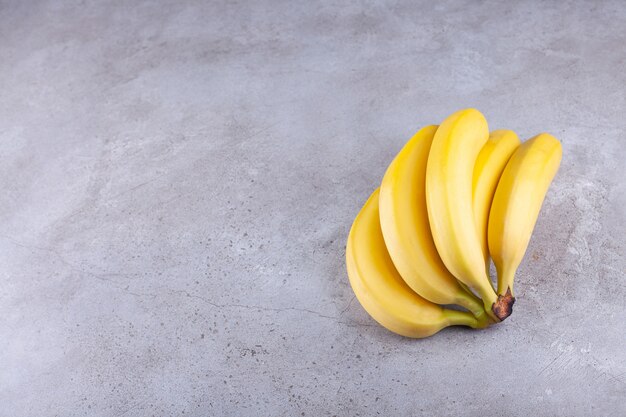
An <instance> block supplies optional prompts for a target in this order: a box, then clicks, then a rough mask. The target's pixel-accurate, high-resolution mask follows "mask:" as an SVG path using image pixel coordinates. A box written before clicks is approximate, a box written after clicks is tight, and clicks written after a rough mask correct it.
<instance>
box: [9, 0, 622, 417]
mask: <svg viewBox="0 0 626 417" xmlns="http://www.w3.org/2000/svg"><path fill="white" fill-rule="evenodd" d="M433 3H435V4H434V5H433ZM504 3H505V2H470V1H467V2H461V1H443V2H423V3H422V4H418V3H415V2H412V1H404V2H397V3H388V4H383V3H380V2H365V3H363V4H359V5H352V6H337V5H335V6H332V5H330V4H313V3H312V2H311V3H310V2H292V1H262V2H261V1H259V2H243V1H242V2H235V1H228V2H218V1H209V2H200V1H186V2H179V1H171V2H165V1H161V2H146V1H127V2H126V1H116V2H92V1H55V2H35V1H28V2H22V1H9V2H7V1H0V189H2V193H1V195H0V415H1V416H11V417H18V416H151V415H154V416H168V415H176V416H179V415H185V416H189V415H191V416H222V415H224V416H300V415H302V416H333V415H336V416H370V415H381V416H404V415H406V416H408V415H420V414H423V415H440V416H443V415H446V416H447V415H451V416H452V415H455V416H528V415H536V416H561V415H567V416H589V415H594V416H608V415H612V416H615V415H626V401H625V399H626V320H625V319H626V307H625V300H626V280H625V271H626V260H625V258H624V254H625V253H626V237H625V236H626V233H625V232H626V228H625V226H624V224H626V215H625V212H626V210H625V206H626V189H625V187H624V177H625V176H626V169H625V168H624V160H625V159H626V152H625V149H626V117H625V114H626V91H625V88H626V29H625V28H626V4H625V3H624V2H620V1H614V2H582V1H580V2H573V1H569V2H565V1H563V2H556V1H555V2H535V1H521V2H507V4H504ZM468 106H473V107H476V108H478V109H480V110H481V111H483V113H484V114H485V115H486V117H487V120H488V121H489V122H490V126H491V128H493V129H495V128H511V129H514V130H516V131H517V132H518V133H519V134H520V136H521V137H524V138H527V137H529V136H531V135H534V134H536V133H539V132H541V131H548V132H551V133H553V134H554V135H556V136H557V137H558V138H560V139H561V140H562V142H563V147H564V159H563V163H562V166H561V170H560V172H559V174H558V175H557V177H556V179H555V182H554V184H553V186H552V187H551V189H550V192H549V195H548V197H547V200H546V202H545V204H544V208H543V210H542V213H541V217H540V220H539V222H538V224H537V227H536V230H535V233H534V236H533V239H532V242H531V245H530V248H529V251H528V254H527V257H526V258H525V261H524V262H523V265H522V267H521V270H520V271H519V274H518V277H517V281H516V282H517V285H516V289H517V291H518V302H517V304H516V305H515V312H514V314H513V316H512V317H511V318H510V319H509V320H507V321H506V322H505V323H503V324H502V325H499V326H496V327H493V328H490V329H488V330H484V331H471V330H468V329H463V328H455V329H447V330H444V331H442V332H441V333H440V334H438V335H436V336H434V337H431V338H428V339H424V340H417V341H416V340H409V339H404V338H401V337H397V336H395V335H393V334H391V333H389V332H387V331H386V330H385V329H383V328H382V327H380V326H378V325H377V324H375V323H374V322H373V321H372V320H371V319H370V318H369V317H368V316H367V314H366V313H365V312H364V310H363V309H362V308H361V307H360V305H359V303H358V302H357V301H356V300H355V299H354V297H353V293H352V290H351V288H350V286H349V284H348V280H347V276H346V272H345V265H344V245H345V240H346V237H347V233H348V230H349V228H350V225H351V222H352V220H353V218H354V216H355V215H356V213H357V212H358V210H359V208H360V206H361V205H362V204H363V202H364V201H365V200H366V198H367V196H368V195H369V194H370V192H371V191H372V190H373V189H374V188H375V187H377V185H378V183H379V181H380V179H381V177H382V174H383V172H384V171H385V168H386V166H387V164H388V163H389V162H390V161H391V159H392V158H393V156H394V154H395V153H396V152H397V151H398V150H399V149H400V148H401V146H402V145H403V144H404V142H405V141H406V140H407V139H408V138H409V137H410V136H411V135H412V134H413V133H414V132H415V131H416V130H417V129H418V128H419V127H421V126H423V125H424V124H427V123H428V124H429V123H438V122H440V121H441V120H442V119H443V118H444V117H445V116H446V115H447V114H449V113H451V112H453V111H455V110H458V109H460V108H463V107H468Z"/></svg>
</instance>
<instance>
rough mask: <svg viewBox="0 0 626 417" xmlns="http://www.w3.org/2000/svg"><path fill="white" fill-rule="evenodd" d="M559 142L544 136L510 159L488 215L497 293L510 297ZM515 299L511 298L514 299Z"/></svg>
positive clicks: (551, 175)
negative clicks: (496, 278) (496, 277)
mask: <svg viewBox="0 0 626 417" xmlns="http://www.w3.org/2000/svg"><path fill="white" fill-rule="evenodd" d="M562 153H563V151H562V148H561V143H560V142H559V141H558V140H557V139H556V138H555V137H554V136H551V135H549V134H547V133H542V134H540V135H537V136H535V137H534V138H532V139H529V140H527V141H526V142H524V143H523V144H522V145H521V146H520V147H519V148H517V150H516V151H515V153H514V154H513V156H512V157H511V159H510V160H509V162H508V164H507V165H506V168H505V169H504V172H503V173H502V177H501V178H500V182H499V183H498V188H497V189H496V193H495V195H494V198H493V203H492V205H491V212H490V214H489V227H488V237H489V239H488V240H489V251H490V252H491V257H492V258H493V261H494V263H495V265H496V270H497V271H498V294H500V295H501V296H509V297H511V298H512V297H513V279H514V277H515V272H516V271H517V268H518V267H519V264H520V262H521V261H522V258H523V257H524V253H525V252H526V248H527V247H528V243H529V241H530V236H531V235H532V231H533V228H534V227H535V223H536V222H537V217H538V216H539V211H540V210H541V205H542V203H543V199H544V197H545V195H546V192H547V191H548V187H549V186H550V183H551V182H552V179H553V178H554V175H555V174H556V172H557V170H558V169H559V165H560V163H561V156H562ZM513 299H514V298H513Z"/></svg>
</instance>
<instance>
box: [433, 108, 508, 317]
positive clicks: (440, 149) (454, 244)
mask: <svg viewBox="0 0 626 417" xmlns="http://www.w3.org/2000/svg"><path fill="white" fill-rule="evenodd" d="M487 139H489V127H488V126H487V121H486V120H485V117H484V116H483V115H482V114H481V113H480V112H479V111H478V110H475V109H465V110H461V111H458V112H456V113H453V114H452V115H451V116H449V117H448V118H446V119H445V120H444V121H443V123H442V124H441V125H440V126H439V128H438V129H437V132H436V133H435V138H434V139H433V144H432V146H431V148H430V154H429V156H428V165H427V167H426V203H427V208H428V218H429V221H430V229H431V231H432V234H433V238H434V240H435V246H436V247H437V251H438V252H439V255H440V256H441V260H442V261H443V263H444V264H445V265H446V268H448V270H449V271H450V272H451V273H452V274H453V275H454V276H455V277H456V278H457V279H458V280H459V281H461V282H463V283H464V284H466V285H467V286H469V287H470V288H472V289H473V290H475V291H477V292H478V294H479V295H480V297H481V298H482V299H483V303H484V306H485V311H487V313H488V314H489V315H490V316H492V317H493V319H494V320H496V321H501V320H504V319H505V318H506V317H508V316H509V315H510V314H511V308H510V306H509V305H508V302H507V300H501V299H499V298H498V296H497V295H496V293H495V291H494V290H493V286H492V284H491V280H490V279H489V276H488V275H487V274H486V273H485V262H484V258H483V253H482V248H481V246H480V239H479V237H478V233H476V225H475V224H474V215H473V212H472V177H473V175H472V174H473V172H474V164H475V162H476V158H477V157H478V153H479V152H480V150H481V148H482V147H483V146H484V144H485V143H486V142H487Z"/></svg>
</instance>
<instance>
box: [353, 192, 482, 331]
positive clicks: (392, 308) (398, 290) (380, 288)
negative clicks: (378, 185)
mask: <svg viewBox="0 0 626 417" xmlns="http://www.w3.org/2000/svg"><path fill="white" fill-rule="evenodd" d="M378 197H379V192H378V190H376V191H374V193H373V194H372V195H371V197H370V198H369V200H368V201H367V202H366V203H365V205H364V206H363V208H362V209H361V212H360V213H359V214H358V215H357V217H356V219H355V220H354V223H353V225H352V229H351V230H350V235H349V237H348V243H347V246H346V266H347V270H348V277H349V279H350V284H351V285H352V289H353V290H354V293H355V294H356V297H357V299H358V300H359V302H360V303H361V305H362V306H363V307H364V308H365V310H366V311H367V312H368V313H369V314H370V315H371V316H372V317H373V318H374V319H375V320H376V321H377V322H378V323H380V324H381V325H383V326H384V327H386V328H387V329H389V330H391V331H392V332H395V333H398V334H400V335H403V336H407V337H415V338H421V337H427V336H430V335H432V334H435V333H437V332H438V331H439V330H441V329H443V328H444V327H447V326H453V325H463V326H470V327H474V328H478V327H481V325H480V324H479V323H478V321H477V320H476V318H474V317H473V316H472V315H471V314H470V313H467V312H464V311H456V310H449V309H444V308H442V307H440V306H438V305H436V304H433V303H431V302H430V301H427V300H425V299H423V298H422V297H420V296H419V295H417V294H416V293H414V292H413V291H412V290H411V289H410V288H409V287H408V286H407V285H406V283H405V282H404V281H403V280H402V278H401V277H400V275H399V274H398V272H397V271H396V269H395V267H394V265H393V262H392V260H391V258H390V257H389V254H388V252H387V249H386V247H385V242H384V239H383V234H382V230H381V228H380V220H379V208H378V205H379V198H378Z"/></svg>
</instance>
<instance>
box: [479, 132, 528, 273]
mask: <svg viewBox="0 0 626 417" xmlns="http://www.w3.org/2000/svg"><path fill="white" fill-rule="evenodd" d="M519 145H520V140H519V138H518V137H517V135H516V134H515V132H513V131H512V130H494V131H493V132H491V134H490V135H489V140H488V141H487V143H485V146H483V148H482V149H481V150H480V153H479V154H478V158H476V164H475V165H474V177H473V180H472V201H473V207H474V210H473V211H474V223H476V230H477V233H478V238H479V239H480V246H481V248H482V250H483V257H484V259H485V272H486V273H487V276H489V248H488V246H487V224H488V221H489V210H490V209H491V200H492V199H493V195H494V193H495V192H496V187H497V186H498V181H499V180H500V176H501V175H502V171H504V167H505V166H506V163H507V162H508V161H509V159H510V158H511V155H513V152H515V150H516V149H517V147H518V146H519Z"/></svg>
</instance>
